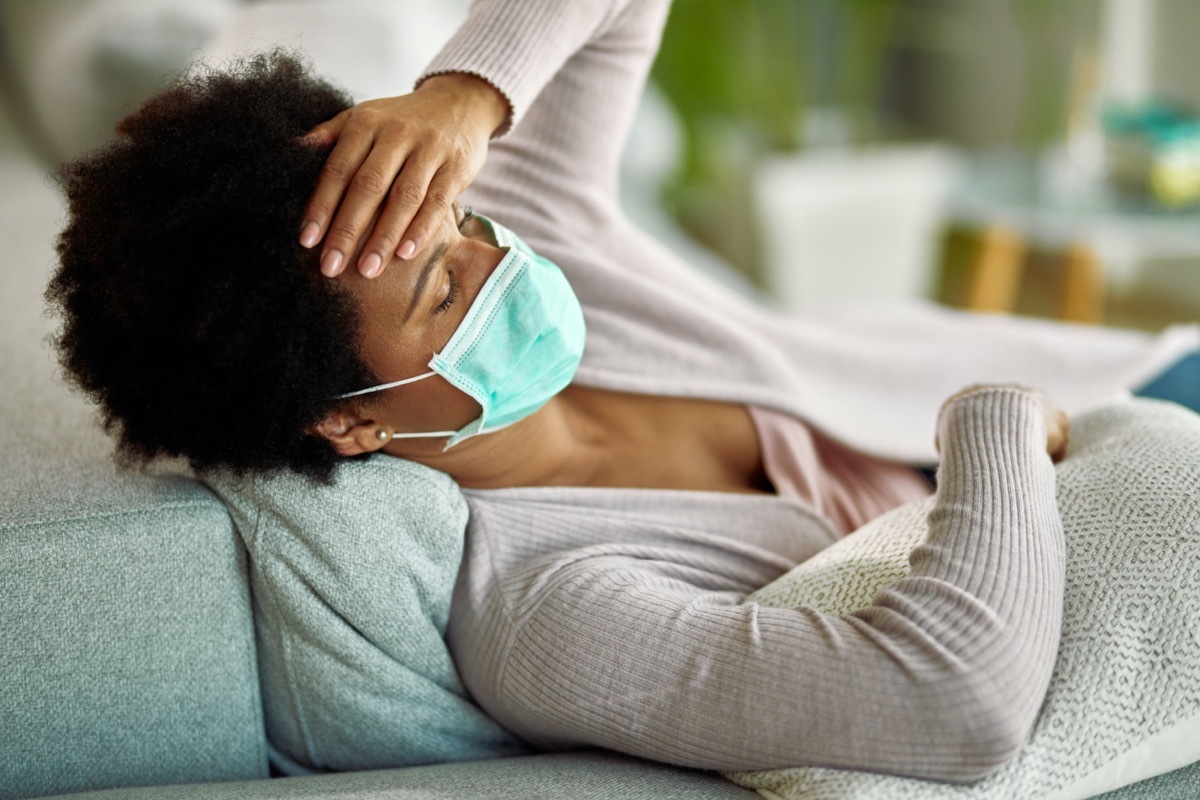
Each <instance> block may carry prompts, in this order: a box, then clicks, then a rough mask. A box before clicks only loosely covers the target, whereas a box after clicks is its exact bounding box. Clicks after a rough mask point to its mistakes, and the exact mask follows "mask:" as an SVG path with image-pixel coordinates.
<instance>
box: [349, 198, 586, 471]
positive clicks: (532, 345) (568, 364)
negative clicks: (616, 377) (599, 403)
mask: <svg viewBox="0 0 1200 800" xmlns="http://www.w3.org/2000/svg"><path fill="white" fill-rule="evenodd" d="M479 219H480V220H481V221H482V222H483V223H484V224H485V225H487V226H489V227H490V229H491V231H492V233H493V235H494V236H495V239H496V244H497V245H499V246H500V247H506V248H508V253H507V254H506V255H505V256H504V259H503V260H502V261H501V262H500V263H499V264H498V265H497V266H496V268H495V269H494V270H493V271H492V274H491V275H490V276H489V277H488V279H487V281H486V282H485V283H484V284H483V288H482V289H480V290H479V295H478V296H477V297H476V298H475V302H474V303H472V304H471V307H470V308H469V309H467V315H466V316H465V317H464V318H463V321H462V323H461V324H460V325H459V326H458V329H457V330H456V331H455V332H454V335H453V336H452V337H450V341H449V342H447V343H446V346H445V347H444V348H443V349H442V351H441V352H440V353H438V354H437V355H435V356H434V357H433V358H432V359H430V360H429V368H430V370H432V371H431V372H426V373H423V374H421V375H416V376H414V377H412V378H405V379H404V380H399V381H394V382H392V383H384V384H381V385H379V386H372V387H371V388H369V389H361V390H359V391H357V392H348V393H347V394H343V395H339V396H338V399H342V398H345V397H354V396H356V395H360V394H367V393H369V392H378V391H382V390H383V389H390V388H392V387H394V386H402V385H404V384H406V383H413V382H415V381H419V380H424V379H425V378H429V377H432V376H433V375H441V376H442V377H443V378H445V379H446V380H448V381H449V382H450V383H451V384H453V385H454V386H456V387H458V388H459V389H461V390H462V391H464V392H466V393H467V394H468V395H470V396H471V397H473V398H475V400H476V401H477V402H478V403H479V405H480V406H481V407H482V408H483V412H482V413H481V414H480V415H479V416H478V417H477V418H476V419H475V420H473V421H472V422H469V423H467V425H465V426H464V427H463V428H462V429H461V430H458V431H427V432H424V433H396V434H393V435H392V438H393V439H407V438H433V437H442V436H449V437H450V441H449V442H447V443H446V449H450V448H451V447H452V446H454V445H456V444H458V443H459V442H461V441H462V440H464V439H468V438H470V437H472V436H476V435H478V434H481V433H491V432H493V431H497V430H500V429H501V428H504V427H507V426H509V425H512V424H513V423H514V422H519V421H520V420H522V419H524V418H525V417H528V416H529V415H530V414H532V413H533V412H535V411H537V410H538V409H539V408H541V407H542V406H544V405H545V404H546V403H547V402H548V401H549V400H550V398H551V397H553V396H554V395H556V394H558V393H559V392H560V391H562V390H563V389H564V388H566V386H567V385H568V384H569V383H570V382H571V379H572V378H574V376H575V369H576V368H577V367H578V366H579V360H580V358H581V357H582V355H583V344H584V339H585V338H586V331H585V329H584V325H583V310H582V309H581V308H580V307H579V300H578V299H577V298H576V297H575V292H574V291H572V289H571V285H570V284H569V283H567V279H566V277H565V276H564V275H563V274H562V270H560V269H559V268H558V266H557V265H556V264H555V263H554V262H552V261H550V260H548V259H545V258H543V257H541V256H539V255H538V254H537V253H535V252H533V250H531V249H530V248H529V245H527V244H525V242H523V241H521V239H520V238H519V237H518V236H517V235H516V234H514V233H513V232H512V231H510V230H509V229H508V228H505V227H504V226H503V225H500V224H499V223H496V222H493V221H492V220H489V219H487V218H486V217H484V216H482V215H480V216H479Z"/></svg>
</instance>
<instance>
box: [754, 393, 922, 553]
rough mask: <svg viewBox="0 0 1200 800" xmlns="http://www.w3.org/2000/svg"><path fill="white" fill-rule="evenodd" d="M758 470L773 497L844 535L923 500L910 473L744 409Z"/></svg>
mask: <svg viewBox="0 0 1200 800" xmlns="http://www.w3.org/2000/svg"><path fill="white" fill-rule="evenodd" d="M747 408H748V409H749V410H750V417H751V418H752V419H753V420H754V426H755V428H757V429H758V440H759V443H760V445H761V447H762V458H763V467H764V469H765V470H766V473H767V477H768V478H769V479H770V481H771V483H772V484H774V486H775V491H776V492H777V493H778V494H781V495H785V496H791V497H798V498H800V499H801V500H804V501H805V502H807V503H808V504H810V505H811V506H812V507H813V508H814V509H816V511H817V512H818V513H820V514H823V515H825V516H826V517H829V519H831V520H832V521H833V523H834V525H835V526H836V527H837V528H838V530H839V531H841V533H842V535H843V536H844V535H846V534H848V533H850V532H852V531H854V530H856V529H857V528H858V527H859V526H861V525H862V524H864V523H865V522H867V521H868V520H871V519H874V518H875V517H877V516H879V515H880V514H882V513H884V512H885V511H890V510H892V509H893V508H896V507H897V506H901V505H904V504H905V503H908V502H910V501H912V500H919V499H921V498H922V497H926V496H928V495H929V494H930V492H931V491H932V487H930V485H929V482H928V481H926V480H925V478H924V477H922V476H921V474H920V473H918V472H917V471H916V470H915V469H913V468H912V467H910V466H908V465H906V464H899V463H896V462H894V461H883V460H881V459H878V458H873V457H871V456H868V455H864V454H863V453H859V452H856V451H854V450H851V449H849V448H847V447H845V446H843V445H840V444H838V443H837V442H835V441H833V440H832V439H829V438H827V437H825V436H823V435H821V434H820V433H818V432H817V431H815V430H813V429H812V428H809V426H808V425H806V424H804V422H803V421H801V420H800V419H797V418H796V417H794V416H791V415H790V414H784V413H781V412H779V411H771V410H769V409H766V408H762V407H761V406H754V405H750V406H747Z"/></svg>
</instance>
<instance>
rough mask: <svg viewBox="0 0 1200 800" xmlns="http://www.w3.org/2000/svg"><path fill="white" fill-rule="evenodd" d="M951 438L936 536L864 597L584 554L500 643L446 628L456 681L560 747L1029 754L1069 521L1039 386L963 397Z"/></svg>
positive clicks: (545, 586)
mask: <svg viewBox="0 0 1200 800" xmlns="http://www.w3.org/2000/svg"><path fill="white" fill-rule="evenodd" d="M939 436H940V440H941V445H942V450H943V453H944V460H943V464H942V468H941V473H940V476H939V479H940V483H939V489H938V495H937V497H936V501H935V506H934V509H933V511H932V512H931V514H930V517H929V535H928V538H927V540H926V542H925V544H923V545H922V546H920V547H918V548H917V549H916V550H914V551H913V553H912V556H911V571H910V573H909V575H908V576H906V577H905V578H903V579H901V580H898V581H896V582H895V583H893V584H891V585H889V586H887V587H885V588H884V589H883V590H881V591H880V592H879V593H878V595H877V596H876V598H875V601H874V603H873V604H872V605H871V606H870V607H868V608H865V609H863V610H861V611H858V612H855V613H852V614H848V615H843V616H834V615H829V614H825V613H822V612H819V611H817V610H815V609H812V608H805V607H801V608H791V609H785V608H767V607H762V606H759V605H757V604H753V603H748V602H746V601H745V599H744V597H741V596H737V595H736V594H735V593H732V592H728V591H718V590H715V589H714V588H712V587H708V588H707V589H706V588H705V587H704V586H702V585H701V584H702V583H703V581H700V580H697V579H696V576H697V575H701V574H703V573H702V572H700V571H698V570H697V569H696V565H695V564H679V563H676V564H666V563H665V562H664V561H663V560H662V559H661V558H656V557H655V556H654V554H653V553H652V552H651V551H650V548H647V549H646V553H645V554H644V555H640V556H639V557H636V558H624V559H616V558H612V557H611V556H603V557H597V558H594V559H592V558H580V559H578V560H576V561H573V562H571V563H564V564H563V566H562V567H561V568H560V569H558V570H556V571H555V572H553V573H552V574H548V573H547V572H538V571H536V570H532V571H531V573H530V574H528V575H522V576H519V577H520V578H521V579H522V580H526V579H527V583H521V584H520V586H521V587H522V592H521V593H519V594H518V595H517V596H514V597H510V598H509V602H508V605H507V607H508V608H509V609H511V611H510V613H511V614H513V615H514V616H515V618H516V620H515V624H514V625H513V630H512V632H511V635H509V636H508V638H507V640H506V641H505V642H504V643H503V644H501V643H498V642H497V641H496V640H495V636H494V635H493V634H492V633H491V631H489V630H487V629H486V628H487V626H486V625H482V624H481V625H480V626H478V629H477V630H476V629H473V628H472V627H471V626H467V627H466V628H465V629H464V628H457V629H456V628H455V626H453V625H452V628H451V640H450V641H451V645H452V647H453V648H454V652H455V656H456V658H457V660H458V664H459V666H460V669H461V670H462V672H463V676H464V680H465V681H466V682H467V685H468V687H469V688H470V690H471V691H472V693H473V694H474V695H475V696H476V698H477V699H478V700H479V701H480V703H481V704H482V705H483V706H484V708H485V709H487V710H488V711H489V712H490V713H492V714H493V715H494V716H495V717H496V718H497V719H499V720H500V721H501V722H502V723H503V724H505V725H507V726H509V727H510V728H512V729H513V730H514V731H516V732H517V733H519V734H522V735H524V736H526V737H528V738H529V739H530V740H532V741H533V742H535V743H540V744H543V745H548V746H554V747H561V746H572V745H598V746H602V747H608V748H611V749H615V750H619V751H623V752H627V753H632V754H636V755H640V756H644V757H648V758H652V759H656V760H661V761H667V762H671V763H677V764H684V765H690V766H695V767H701V768H708V769H724V770H747V769H762V768H774V767H786V766H800V765H822V766H832V767H844V768H856V769H867V770H875V771H885V772H891V773H896V774H902V775H911V776H916V777H921V778H932V779H940V780H950V781H969V780H974V779H977V778H980V777H982V776H983V775H985V774H987V773H989V772H991V771H992V770H994V769H996V768H997V767H999V766H1000V765H1002V764H1003V763H1005V762H1006V761H1007V760H1008V759H1009V758H1011V757H1012V756H1013V755H1014V754H1015V753H1016V751H1017V749H1018V748H1019V746H1020V745H1021V743H1022V741H1023V739H1024V737H1025V736H1026V735H1027V733H1028V730H1029V728H1030V726H1031V725H1032V723H1033V720H1034V718H1035V716H1036V714H1037V711H1038V708H1039V706H1040V704H1041V701H1042V698H1043V696H1044V693H1045V690H1046V687H1047V685H1048V682H1049V678H1050V674H1051V670H1052V668H1053V664H1054V659H1055V656H1056V653H1057V645H1058V637H1059V631H1060V625H1061V604H1062V593H1063V585H1064V569H1065V567H1064V547H1063V540H1062V525H1061V521H1060V519H1059V516H1058V511H1057V506H1056V502H1055V477H1054V470H1053V467H1052V465H1051V461H1050V458H1049V457H1048V456H1047V428H1046V424H1045V421H1044V419H1043V410H1042V406H1041V404H1040V403H1039V400H1038V398H1037V397H1036V396H1035V395H1033V394H1031V393H1028V392H1023V391H1020V390H1016V389H987V390H982V391H977V392H974V393H972V394H969V395H967V396H964V397H960V398H957V399H955V400H954V401H952V402H951V403H949V404H948V405H947V407H946V408H945V410H944V412H943V415H942V418H941V422H940V428H939ZM531 535H538V533H537V532H536V531H534V532H532V533H531ZM517 577H518V576H513V579H514V580H516V578H517Z"/></svg>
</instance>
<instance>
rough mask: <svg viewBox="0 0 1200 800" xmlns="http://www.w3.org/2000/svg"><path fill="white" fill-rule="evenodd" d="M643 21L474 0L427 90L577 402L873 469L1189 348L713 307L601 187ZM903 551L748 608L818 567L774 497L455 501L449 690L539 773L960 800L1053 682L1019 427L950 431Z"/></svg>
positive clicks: (783, 502)
mask: <svg viewBox="0 0 1200 800" xmlns="http://www.w3.org/2000/svg"><path fill="white" fill-rule="evenodd" d="M666 13H667V4H666V3H665V2H662V1H661V0H646V2H638V0H628V2H621V1H620V0H611V1H610V2H601V0H561V2H553V1H552V0H522V1H521V2H502V0H482V2H477V3H475V5H474V6H473V8H472V11H471V14H470V17H469V19H468V20H467V22H466V23H465V25H464V26H463V28H462V29H460V31H459V32H458V34H457V35H456V36H455V37H454V38H453V39H452V40H451V41H450V42H449V43H448V44H447V45H446V47H445V48H444V49H443V51H442V52H441V54H440V55H439V56H438V57H437V58H436V59H435V61H434V62H433V64H431V66H430V68H429V70H428V71H427V73H426V74H435V73H437V72H443V71H463V72H470V73H474V74H478V75H480V76H482V77H484V78H485V79H487V80H489V81H490V82H492V83H493V84H494V85H495V86H496V87H497V88H499V89H500V90H501V91H502V92H503V93H504V94H505V95H506V97H508V98H509V100H510V103H511V107H512V118H511V123H512V127H511V132H509V133H507V135H505V136H503V137H502V138H501V139H499V140H498V141H496V142H495V143H494V145H493V148H492V151H491V154H490V155H489V160H488V163H487V165H486V167H485V168H484V170H483V171H482V172H481V174H480V176H479V178H478V180H477V181H476V183H475V185H474V186H473V187H472V188H471V189H470V191H469V192H468V193H467V195H466V196H465V198H464V199H465V201H466V202H468V203H470V204H472V205H474V206H475V207H476V208H478V209H479V210H480V211H482V212H483V213H485V214H488V215H490V216H494V217H495V218H497V219H498V220H500V221H501V222H503V223H504V224H506V225H509V226H510V227H512V228H513V229H514V230H516V231H517V232H518V233H520V234H521V235H522V236H523V237H524V238H525V239H526V240H527V241H528V242H529V244H530V245H531V246H533V247H534V248H535V249H537V250H539V251H540V252H542V253H543V254H545V255H546V256H548V257H549V258H551V259H553V260H554V261H555V262H556V263H558V264H559V265H560V266H561V267H562V268H563V270H564V272H565V273H566V274H567V276H568V278H569V279H570V281H571V283H572V285H573V287H574V288H575V290H576V292H577V294H578V295H579V297H580V300H581V302H582V303H583V306H584V314H585V317H586V321H587V325H588V341H587V349H586V352H585V354H584V361H583V363H582V365H581V366H580V369H579V372H578V374H577V378H576V380H577V381H578V382H579V383H581V384H586V385H590V386H597V387H606V388H612V389H620V390H625V391H635V392H645V393H650V394H659V395H675V396H692V397H706V398H713V399H721V400H729V401H735V402H745V403H754V404H758V405H762V406H766V407H770V408H776V409H779V410H781V411H784V412H787V413H792V414H795V415H798V416H801V417H804V418H806V419H807V420H808V421H810V422H811V423H813V424H815V425H817V426H818V427H820V428H822V429H824V430H826V431H827V432H828V433H830V434H831V435H834V436H835V437H837V438H840V439H841V440H842V441H844V442H846V443H848V444H850V445H852V446H857V447H859V448H861V449H863V450H866V451H868V452H873V453H875V454H877V455H883V456H892V457H896V458H903V459H909V460H914V461H918V460H928V459H932V457H933V453H932V447H931V443H932V441H933V434H934V423H935V420H936V411H937V407H938V403H939V402H940V400H941V399H942V398H944V397H946V396H948V395H949V394H951V393H952V392H953V391H954V390H956V389H958V388H961V386H962V385H964V383H967V382H969V381H971V380H976V379H992V380H995V379H1005V380H1013V379H1017V380H1023V381H1026V382H1028V383H1033V384H1040V385H1046V386H1048V387H1049V388H1050V389H1051V390H1052V391H1058V392H1059V394H1060V395H1061V396H1065V398H1066V399H1067V401H1068V404H1069V405H1072V406H1076V407H1078V406H1080V405H1082V404H1086V403H1087V402H1089V401H1095V400H1096V399H1098V398H1099V397H1102V396H1107V395H1110V394H1111V393H1112V392H1113V391H1114V390H1117V389H1119V388H1120V387H1121V386H1124V385H1128V384H1130V383H1131V382H1133V381H1135V380H1138V379H1140V378H1142V377H1146V376H1147V375H1148V374H1152V373H1153V370H1154V369H1155V368H1156V367H1159V366H1161V365H1163V364H1165V363H1168V362H1169V361H1170V360H1171V359H1172V358H1174V357H1175V355H1176V354H1177V353H1178V352H1179V351H1181V350H1183V349H1186V347H1188V346H1192V345H1193V344H1194V341H1195V333H1194V331H1193V332H1188V333H1186V334H1185V335H1183V336H1180V335H1175V336H1174V337H1173V338H1172V337H1171V336H1167V337H1160V338H1158V339H1151V338H1149V337H1136V336H1118V335H1112V336H1105V335H1103V334H1096V333H1089V335H1088V336H1086V337H1085V336H1082V335H1081V334H1079V333H1078V332H1077V331H1074V330H1072V329H1066V328H1061V327H1058V326H1046V325H1036V324H1030V325H1020V324H1015V323H1007V322H1003V321H1000V322H997V321H978V320H976V321H971V322H964V320H963V318H961V317H959V316H957V315H952V314H948V313H947V314H928V313H926V314H922V315H921V316H920V317H903V318H891V320H890V322H889V324H888V325H887V326H883V325H882V323H880V322H879V321H878V320H873V319H857V320H849V322H847V321H846V320H818V319H804V320H800V319H793V318H787V317H784V316H782V315H778V314H775V313H772V312H768V311H766V310H764V309H761V308H759V307H757V306H755V305H754V304H752V303H750V302H748V301H746V300H744V299H741V298H739V297H735V296H733V295H731V294H730V293H729V292H728V291H726V290H725V289H723V288H721V287H720V286H718V285H716V284H714V283H712V282H710V281H708V280H705V279H704V278H702V277H701V276H699V275H697V274H695V273H694V272H692V271H690V270H689V269H688V268H687V266H686V265H685V264H682V263H680V261H679V260H678V259H677V258H676V257H675V256H673V255H672V254H671V253H669V252H667V251H665V250H664V249H662V248H661V247H660V246H659V245H657V244H656V243H655V242H654V241H652V240H650V239H649V238H648V237H646V236H645V235H644V234H642V233H641V232H640V231H638V230H637V229H636V227H635V226H634V225H632V224H631V223H630V222H629V221H628V220H626V219H625V218H624V217H623V215H622V214H621V212H620V209H619V208H618V205H617V174H618V159H619V154H620V150H621V147H622V144H623V140H624V137H625V135H626V132H627V130H628V128H629V125H630V122H631V119H632V116H633V113H634V110H635V107H636V104H637V101H638V95H639V92H640V89H641V86H642V82H643V81H644V79H645V75H646V72H647V70H648V67H649V64H650V62H651V59H652V57H653V54H654V52H655V50H656V47H657V42H658V37H659V33H660V29H661V26H662V23H663V20H664V19H665V17H666ZM939 424H940V426H941V427H940V437H941V442H942V446H943V457H944V461H943V463H942V466H941V472H940V486H939V490H938V495H937V499H936V505H935V509H934V511H933V512H932V515H931V519H930V535H929V538H928V541H927V543H926V544H925V545H924V546H922V547H920V548H918V549H917V550H915V551H914V552H913V555H912V570H911V573H910V575H909V576H908V577H906V578H904V579H903V580H900V581H898V582H896V583H895V584H893V585H891V586H889V587H887V588H886V589H885V590H883V591H881V592H880V593H879V595H878V596H877V597H876V599H875V603H874V604H873V605H871V606H870V607H868V608H865V609H863V610H861V611H859V612H856V613H853V614H849V615H844V616H831V615H827V614H822V613H819V612H816V611H814V610H812V609H806V608H793V609H779V608H766V607H762V606H759V605H756V604H754V603H748V602H746V600H745V596H746V594H747V593H749V592H751V591H753V590H755V589H757V588H759V587H761V586H763V585H764V584H766V583H768V582H769V581H771V580H773V579H774V578H776V577H778V576H779V575H781V574H782V573H783V572H784V571H786V570H787V569H788V568H789V567H791V566H792V565H794V564H796V563H798V562H800V561H803V560H804V559H806V558H808V557H810V556H811V555H813V554H814V553H816V552H817V551H819V550H820V549H822V548H824V547H825V546H827V545H828V544H830V543H831V542H832V541H833V540H834V536H835V535H834V532H833V529H832V527H831V526H830V524H829V523H828V521H827V520H824V519H821V518H819V517H817V516H815V515H814V514H812V513H811V512H810V511H808V510H806V509H805V507H803V506H802V505H801V504H799V503H798V502H795V501H792V500H789V499H787V498H782V497H777V496H742V495H730V494H719V493H708V492H689V491H660V490H637V489H590V488H548V487H540V488H520V489H505V490H494V491H468V492H466V495H467V498H468V502H469V504H470V508H471V519H470V523H469V528H468V534H467V543H466V551H465V557H464V562H463V567H462V570H461V572H460V575H459V581H458V585H457V588H456V593H455V598H454V603H453V606H452V611H451V621H450V626H449V631H448V641H449V644H450V646H451V649H452V652H453V653H454V656H455V659H456V663H457V664H458V667H459V669H460V671H461V673H462V677H463V679H464V682H465V684H466V686H467V687H468V688H469V690H470V691H471V692H472V694H473V696H474V697H475V699H476V700H477V701H478V702H479V703H480V704H481V705H482V706H483V707H484V708H485V709H486V710H487V711H489V712H490V713H491V714H492V715H494V716H495V717H496V718H497V719H498V720H499V721H500V722H501V723H503V724H504V725H506V726H508V727H509V728H511V729H512V730H513V731H515V732H516V733H518V734H520V735H521V736H523V737H525V738H527V739H528V740H529V741H530V742H533V743H534V744H537V745H540V746H544V747H548V748H564V747H575V746H581V745H597V746H603V747H609V748H613V749H616V750H621V751H624V752H627V753H633V754H637V755H641V756H645V757H648V758H653V759H658V760H662V761H668V762H672V763H677V764H686V765H692V766H698V767H706V768H714V769H725V770H746V769H758V768H768V767H779V766H795V765H802V764H818V765H829V766H840V767H850V768H862V769H871V770H881V771H888V772H895V773H900V774H905V775H914V776H920V777H929V778H940V779H947V780H960V781H961V780H970V779H972V778H976V777H978V776H981V775H983V774H985V773H987V772H989V771H990V770H993V769H995V768H996V767H998V766H999V765H1000V764H1002V763H1003V762H1004V761H1005V760H1006V759H1008V758H1009V757H1011V756H1012V755H1013V754H1014V752H1015V751H1016V749H1017V748H1018V746H1019V745H1020V742H1021V741H1022V738H1023V736H1024V735H1025V733H1026V731H1027V730H1028V729H1029V726H1030V725H1031V723H1032V720H1033V719H1034V716H1035V715H1036V713H1037V710H1038V707H1039V703H1040V702H1041V698H1042V696H1043V693H1044V691H1045V687H1046V685H1047V681H1048V680H1049V676H1050V671H1051V668H1052V665H1053V663H1054V657H1055V652H1056V646H1057V641H1058V634H1059V625H1060V615H1061V602H1062V591H1063V569H1064V566H1063V547H1062V538H1061V537H1062V532H1061V522H1060V520H1059V517H1058V513H1057V509H1056V507H1055V501H1054V470H1053V468H1052V466H1051V464H1050V461H1049V459H1048V458H1047V456H1046V454H1045V429H1044V423H1043V421H1042V417H1041V412H1040V410H1039V406H1038V404H1037V402H1036V401H1035V400H1034V399H1033V398H1032V397H1031V396H1029V395H1028V394H1026V393H1024V392H1022V391H1018V390H1011V389H1003V390H989V391H986V392H983V393H980V394H975V395H972V396H969V397H967V398H965V399H962V400H960V401H957V402H956V403H954V404H953V405H952V406H951V407H950V408H949V410H948V411H947V412H946V413H945V414H944V415H943V416H942V418H941V420H940V423H939Z"/></svg>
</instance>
